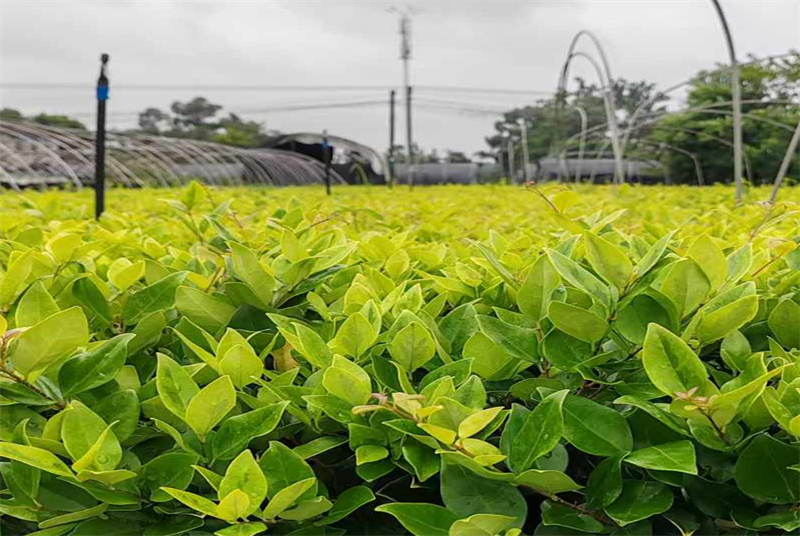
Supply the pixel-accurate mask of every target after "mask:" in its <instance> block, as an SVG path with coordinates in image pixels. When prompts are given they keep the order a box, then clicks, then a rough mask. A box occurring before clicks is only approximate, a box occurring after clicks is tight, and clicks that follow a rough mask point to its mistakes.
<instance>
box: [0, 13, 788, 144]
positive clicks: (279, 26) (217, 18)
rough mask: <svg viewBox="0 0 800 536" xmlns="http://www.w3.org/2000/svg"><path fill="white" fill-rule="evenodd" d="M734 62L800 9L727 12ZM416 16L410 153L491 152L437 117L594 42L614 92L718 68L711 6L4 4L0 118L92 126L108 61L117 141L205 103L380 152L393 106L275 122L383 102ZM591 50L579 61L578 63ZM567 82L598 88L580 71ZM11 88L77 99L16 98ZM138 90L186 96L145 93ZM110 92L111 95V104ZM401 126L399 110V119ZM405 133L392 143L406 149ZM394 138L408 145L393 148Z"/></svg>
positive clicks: (539, 85)
mask: <svg viewBox="0 0 800 536" xmlns="http://www.w3.org/2000/svg"><path fill="white" fill-rule="evenodd" d="M722 3H723V6H724V8H725V10H726V13H727V15H728V18H729V21H730V24H731V28H732V31H733V33H734V37H735V39H736V43H737V47H738V53H739V56H740V57H744V56H745V55H746V54H754V55H756V56H759V57H763V56H769V55H774V54H782V53H785V52H787V51H788V50H789V49H792V48H794V49H800V1H798V0H722ZM393 5H397V6H399V7H403V6H411V7H412V8H413V9H414V10H415V11H416V13H415V15H414V18H413V43H412V53H413V60H412V63H411V78H412V84H414V85H416V86H419V90H418V91H417V92H416V93H415V96H417V97H419V99H420V107H419V108H417V109H415V113H414V131H415V140H416V141H418V142H419V143H420V144H421V145H422V146H423V147H426V148H432V147H436V148H439V149H444V148H452V149H457V150H462V151H466V152H468V153H471V152H474V151H477V150H480V149H483V148H485V144H484V141H483V139H484V136H486V135H488V134H490V133H491V130H492V123H493V121H494V120H495V117H492V116H491V115H477V114H474V113H465V112H464V111H463V110H461V111H453V110H446V109H442V108H441V107H440V106H441V105H442V101H445V102H448V101H449V102H457V103H465V106H466V105H468V106H467V107H470V108H481V109H487V110H501V109H506V108H510V107H512V106H514V105H518V104H524V103H525V102H530V101H531V100H533V99H535V98H536V97H537V95H536V94H535V93H533V92H535V91H551V90H552V89H553V88H554V87H555V85H556V83H557V75H558V71H559V68H560V66H561V64H562V63H563V61H564V57H565V55H566V51H567V48H568V46H569V43H570V40H571V39H572V36H573V35H574V34H575V33H576V32H577V31H578V30H580V29H589V30H592V31H594V32H595V33H596V34H597V35H598V36H599V38H600V39H601V41H602V42H603V44H604V46H605V47H606V49H607V52H608V55H609V58H610V61H611V66H612V69H613V72H614V75H615V76H619V77H625V78H627V79H631V80H638V79H647V80H652V81H654V82H657V83H658V84H659V86H661V87H666V86H669V85H671V84H674V83H677V82H679V81H681V80H684V79H686V78H689V77H690V76H692V75H693V74H694V73H695V72H696V71H698V70H699V69H703V68H709V67H711V66H713V64H714V63H715V62H724V61H726V59H727V52H726V48H725V44H724V40H723V35H722V31H721V28H720V25H719V22H718V20H717V19H716V14H715V11H714V9H713V6H712V4H711V2H710V1H709V0H616V1H610V0H574V1H573V0H549V1H548V0H529V1H518V2H504V1H499V0H484V1H461V0H451V1H441V2H432V1H425V2H402V1H398V2H394V1H376V0H370V1H367V0H364V1H349V2H346V1H338V0H317V1H298V0H294V1H291V2H275V1H258V0H249V1H248V0H239V1H235V0H228V1H188V0H150V1H147V0H51V1H42V0H0V84H3V85H4V86H3V87H2V90H0V107H14V108H18V109H20V110H22V111H23V112H24V113H35V112H40V111H47V112H65V113H70V114H74V115H79V116H80V118H81V119H82V120H84V121H86V122H89V123H91V122H92V121H93V119H92V118H93V114H92V111H93V109H94V101H93V98H94V97H93V89H92V87H93V81H94V80H95V79H96V77H97V66H98V56H99V54H100V53H101V52H108V53H109V54H111V64H110V74H111V84H112V94H111V95H112V100H111V101H110V104H109V106H110V112H111V114H112V116H111V125H112V126H114V127H117V128H121V127H130V126H133V124H134V123H135V112H138V111H141V110H142V109H144V108H145V107H148V106H157V107H163V108H166V107H168V105H169V103H170V102H172V101H174V100H187V99H189V98H192V97H194V96H197V95H204V96H207V97H208V98H209V99H211V100H212V101H214V102H217V103H219V104H222V105H224V106H225V110H227V111H232V112H237V113H241V114H242V115H244V116H245V117H248V118H252V119H255V120H258V121H263V122H265V123H266V125H267V127H268V128H271V129H278V130H281V131H284V132H292V131H321V130H322V129H323V128H327V129H328V130H329V131H330V132H331V133H335V134H338V135H342V136H345V137H350V138H353V139H355V140H358V141H361V142H363V143H366V144H369V145H372V146H374V147H376V148H380V149H382V148H384V147H386V145H387V144H388V106H386V105H383V104H380V105H372V104H364V105H363V106H362V107H336V108H330V109H327V110H326V109H313V110H303V111H297V110H295V111H274V110H272V111H270V109H273V108H276V107H278V108H281V107H283V108H286V107H291V106H294V105H302V106H306V105H314V104H325V103H345V102H350V103H352V102H359V103H372V102H374V101H385V100H387V98H388V96H387V92H388V91H387V90H386V89H382V88H384V87H385V88H388V87H390V86H398V87H399V86H400V85H401V83H402V68H401V62H400V61H399V35H398V22H397V15H396V14H393V13H391V12H390V8H391V7H392V6H393ZM583 48H584V49H585V50H587V51H588V50H590V48H589V47H588V46H584V47H583ZM574 73H575V74H576V75H581V76H584V77H585V78H587V79H590V80H591V79H593V77H592V75H591V72H590V71H589V70H588V69H586V68H585V66H583V65H579V66H577V67H576V69H575V70H574ZM18 83H44V84H86V89H83V88H72V89H53V88H44V89H29V88H25V89H21V88H14V87H8V85H10V84H18ZM136 84H151V85H153V84H161V85H181V86H190V87H187V88H182V89H178V90H175V89H170V90H163V89H160V90H152V89H151V90H146V91H145V90H143V89H142V88H138V89H136V88H130V87H129V88H128V89H125V86H126V85H128V86H131V85H136ZM220 84H224V85H292V86H319V85H348V86H379V87H378V88H376V89H372V90H359V91H333V90H330V91H300V90H293V91H280V92H278V91H267V90H262V91H219V90H210V89H201V88H198V87H196V86H204V85H220ZM426 86H427V87H431V86H448V87H450V86H454V87H465V88H476V87H477V88H485V87H491V88H513V89H521V90H526V91H531V92H532V93H531V95H530V96H525V95H502V94H474V93H457V92H454V91H441V90H434V89H433V88H431V89H425V87H426ZM115 88H116V89H115ZM398 115H400V116H402V109H398ZM404 128H405V127H404V124H403V122H402V121H400V122H399V124H398V141H399V142H404V132H405V130H404ZM401 134H402V135H401Z"/></svg>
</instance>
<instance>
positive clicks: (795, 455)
mask: <svg viewBox="0 0 800 536" xmlns="http://www.w3.org/2000/svg"><path fill="white" fill-rule="evenodd" d="M799 457H800V449H798V448H797V447H796V446H793V445H787V444H786V443H783V442H782V441H779V440H777V439H775V438H774V437H771V436H769V435H767V434H762V435H759V436H757V437H756V438H755V439H753V440H752V441H751V442H750V444H749V445H747V446H746V447H745V448H744V450H742V452H741V454H739V459H738V460H737V461H736V467H735V468H734V472H733V476H734V478H735V479H736V485H737V486H738V487H739V489H740V490H741V491H742V492H744V493H745V494H746V495H747V496H749V497H752V498H754V499H756V500H759V501H764V502H767V503H771V504H790V503H791V504H794V503H797V502H798V500H800V472H797V471H792V470H791V469H789V468H790V467H791V466H792V465H795V464H797V460H798V459H799Z"/></svg>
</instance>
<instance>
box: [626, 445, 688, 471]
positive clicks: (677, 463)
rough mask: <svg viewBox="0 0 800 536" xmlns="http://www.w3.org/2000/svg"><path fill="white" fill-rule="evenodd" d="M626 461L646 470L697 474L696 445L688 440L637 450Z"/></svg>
mask: <svg viewBox="0 0 800 536" xmlns="http://www.w3.org/2000/svg"><path fill="white" fill-rule="evenodd" d="M625 461H626V462H627V463H630V464H632V465H637V466H639V467H644V468H645V469H655V470H658V471H676V472H679V473H687V474H690V475H696V474H697V460H696V459H695V454H694V445H693V444H692V442H691V441H686V440H684V441H673V442H671V443H664V444H663V445H655V446H652V447H646V448H643V449H640V450H635V451H633V452H631V453H630V454H628V455H627V456H626V457H625Z"/></svg>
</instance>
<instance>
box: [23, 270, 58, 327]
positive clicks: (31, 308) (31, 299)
mask: <svg viewBox="0 0 800 536" xmlns="http://www.w3.org/2000/svg"><path fill="white" fill-rule="evenodd" d="M58 311H59V308H58V305H57V304H56V302H55V300H54V299H53V297H52V296H50V293H49V292H47V289H46V288H45V286H44V284H43V283H42V282H41V281H38V280H37V281H34V282H33V284H32V285H31V286H30V287H28V290H26V291H25V294H23V295H22V298H20V300H19V303H18V304H17V310H16V312H15V313H14V322H15V323H16V325H17V327H25V326H34V325H36V324H38V323H39V322H41V321H42V320H44V319H46V318H47V317H49V316H53V315H54V314H56V313H57V312H58Z"/></svg>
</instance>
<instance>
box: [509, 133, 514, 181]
mask: <svg viewBox="0 0 800 536" xmlns="http://www.w3.org/2000/svg"><path fill="white" fill-rule="evenodd" d="M508 174H509V177H508V181H509V184H514V182H515V180H516V177H515V175H516V170H515V169H514V140H513V138H511V137H510V136H509V138H508Z"/></svg>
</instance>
